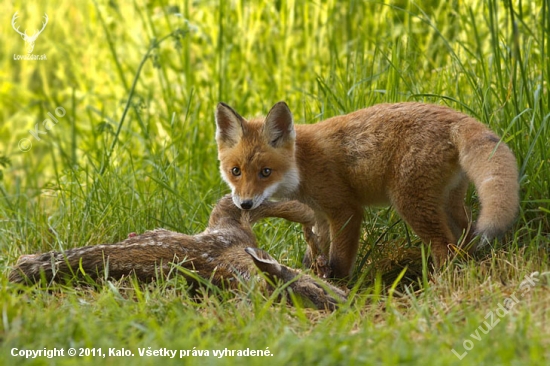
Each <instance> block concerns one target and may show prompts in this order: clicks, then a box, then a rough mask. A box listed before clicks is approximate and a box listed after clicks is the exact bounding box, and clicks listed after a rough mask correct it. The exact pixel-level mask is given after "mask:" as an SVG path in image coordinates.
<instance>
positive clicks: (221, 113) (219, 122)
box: [216, 103, 246, 147]
mask: <svg viewBox="0 0 550 366" xmlns="http://www.w3.org/2000/svg"><path fill="white" fill-rule="evenodd" d="M245 123H246V121H245V120H244V118H243V117H241V116H240V115H239V114H238V113H237V112H235V111H234V110H233V108H231V107H230V106H228V105H227V104H225V103H218V107H217V108H216V141H217V143H218V145H219V146H226V147H231V146H233V145H235V144H236V143H237V142H239V140H240V139H241V137H242V135H243V128H244V124H245Z"/></svg>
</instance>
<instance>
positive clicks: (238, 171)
mask: <svg viewBox="0 0 550 366" xmlns="http://www.w3.org/2000/svg"><path fill="white" fill-rule="evenodd" d="M231 174H233V175H234V176H235V177H238V176H239V175H241V168H239V167H238V166H235V167H233V169H231Z"/></svg>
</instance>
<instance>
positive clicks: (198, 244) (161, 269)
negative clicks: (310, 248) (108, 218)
mask: <svg viewBox="0 0 550 366" xmlns="http://www.w3.org/2000/svg"><path fill="white" fill-rule="evenodd" d="M266 217H279V218H283V219H286V220H289V221H294V222H298V223H301V224H302V225H303V226H304V232H305V233H306V240H307V241H308V243H309V245H316V244H315V243H311V242H312V241H313V242H315V241H316V238H315V234H313V233H312V231H311V227H312V226H313V225H314V223H315V217H314V213H313V211H312V210H311V209H309V208H308V207H307V206H305V205H303V204H301V203H299V202H297V201H287V202H267V201H266V202H263V203H262V205H260V206H259V207H258V208H257V209H255V210H240V209H239V208H237V206H235V205H234V204H233V201H232V198H231V196H230V195H227V196H225V197H223V198H222V199H221V200H220V201H219V202H218V203H217V205H216V206H215V207H214V209H213V211H212V213H211V215H210V220H209V223H208V227H207V228H206V230H205V231H204V232H202V233H200V234H197V235H185V234H181V233H177V232H173V231H168V230H164V229H157V230H154V231H148V232H145V233H144V234H141V235H137V236H132V237H129V238H128V239H126V240H123V241H121V242H119V243H115V244H104V245H94V246H87V247H82V248H74V249H70V250H66V251H64V252H53V251H52V252H48V253H43V254H30V255H22V256H21V257H20V258H19V259H18V261H17V264H16V265H15V267H14V268H13V269H12V271H11V272H10V274H9V280H10V281H11V282H16V283H32V282H38V281H40V279H41V278H42V277H43V278H45V279H46V280H47V281H52V280H58V279H60V278H62V277H63V276H75V275H76V276H78V275H81V274H82V273H81V272H84V273H85V274H86V275H87V276H90V277H91V278H92V279H94V280H95V279H98V278H102V275H104V274H105V272H107V275H108V277H110V278H121V277H123V276H128V275H131V274H135V276H136V277H137V278H138V279H140V280H146V281H147V280H151V279H155V278H156V277H157V276H159V275H161V276H166V274H167V273H169V272H170V270H171V269H173V268H174V267H173V265H174V264H176V265H178V266H181V267H183V268H185V269H186V270H187V271H183V272H184V273H183V275H184V276H186V278H187V279H188V280H189V281H190V282H191V283H195V284H196V282H197V281H196V278H194V276H195V275H196V276H198V277H201V278H203V279H206V280H209V281H211V282H212V284H214V285H216V286H218V287H223V288H235V287H237V285H238V283H239V278H242V279H245V280H247V279H250V277H251V276H253V275H254V274H255V273H257V270H258V269H259V270H260V271H261V272H263V273H265V274H266V275H267V276H266V277H267V278H268V279H269V280H270V281H271V282H272V283H273V281H276V280H280V281H282V282H283V283H286V284H288V286H287V287H286V289H287V291H288V289H289V288H290V290H291V291H292V293H294V294H296V295H299V296H300V297H302V298H305V299H306V301H308V300H309V301H310V302H311V303H312V304H313V305H314V306H315V307H317V308H318V309H329V310H334V309H335V308H336V307H337V306H338V304H339V303H342V302H344V301H345V300H346V297H347V295H346V293H345V292H344V291H342V290H341V289H339V288H337V287H335V286H332V285H330V284H328V283H326V282H324V281H322V280H320V279H318V278H314V277H312V276H309V275H307V274H304V273H300V271H298V270H295V269H292V268H289V267H287V266H284V265H282V264H280V263H278V262H277V261H276V260H275V259H273V258H272V257H271V256H270V255H269V254H268V253H267V252H265V251H263V250H261V249H259V248H257V247H256V238H255V236H254V233H253V232H252V228H251V225H252V224H253V223H255V222H256V221H258V220H260V219H262V218H266Z"/></svg>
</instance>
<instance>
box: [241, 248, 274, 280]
mask: <svg viewBox="0 0 550 366" xmlns="http://www.w3.org/2000/svg"><path fill="white" fill-rule="evenodd" d="M244 250H245V251H246V252H247V253H248V254H250V256H251V257H252V260H253V261H254V264H255V265H256V267H258V269H259V270H260V271H262V272H265V273H267V274H269V275H271V276H274V277H278V278H281V275H282V274H281V272H282V268H281V265H280V264H279V262H277V261H276V260H275V259H273V257H272V256H270V255H269V254H267V252H266V251H265V250H262V249H260V248H252V247H248V248H245V249H244Z"/></svg>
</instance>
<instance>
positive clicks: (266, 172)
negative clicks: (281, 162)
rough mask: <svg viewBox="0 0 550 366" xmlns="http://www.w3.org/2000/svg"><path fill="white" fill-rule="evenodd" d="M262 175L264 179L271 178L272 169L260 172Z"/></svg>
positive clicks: (264, 169)
mask: <svg viewBox="0 0 550 366" xmlns="http://www.w3.org/2000/svg"><path fill="white" fill-rule="evenodd" d="M260 175H261V176H262V177H263V178H267V177H269V176H270V175H271V168H263V169H262V171H261V172H260Z"/></svg>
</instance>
